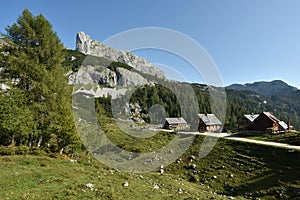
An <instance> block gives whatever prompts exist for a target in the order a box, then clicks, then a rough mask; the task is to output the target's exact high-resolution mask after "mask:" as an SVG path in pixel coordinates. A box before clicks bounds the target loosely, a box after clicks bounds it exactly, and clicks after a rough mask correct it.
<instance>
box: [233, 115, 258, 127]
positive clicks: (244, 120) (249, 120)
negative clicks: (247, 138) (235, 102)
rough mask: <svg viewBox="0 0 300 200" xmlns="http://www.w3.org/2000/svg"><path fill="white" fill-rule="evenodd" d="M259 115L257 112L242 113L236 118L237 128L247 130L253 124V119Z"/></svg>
mask: <svg viewBox="0 0 300 200" xmlns="http://www.w3.org/2000/svg"><path fill="white" fill-rule="evenodd" d="M258 116H259V114H251V115H243V117H241V118H240V119H239V120H238V130H239V131H242V130H249V129H250V127H251V126H252V125H253V122H254V120H255V119H256V118H257V117H258Z"/></svg>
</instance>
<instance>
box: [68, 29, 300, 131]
mask: <svg viewBox="0 0 300 200" xmlns="http://www.w3.org/2000/svg"><path fill="white" fill-rule="evenodd" d="M76 47H77V48H76V50H67V57H66V61H67V62H66V63H65V65H66V66H71V67H72V69H73V72H71V74H70V84H75V85H76V84H79V85H80V84H83V85H86V84H88V83H94V87H93V88H89V86H88V87H85V91H84V92H85V94H88V95H92V96H94V97H96V98H98V102H99V103H100V104H103V106H102V108H103V110H105V112H107V115H108V116H111V112H112V111H111V109H110V107H111V105H110V104H111V103H112V102H114V106H117V107H119V106H120V108H118V109H119V111H120V112H119V114H118V116H119V115H120V116H119V117H120V118H122V117H123V116H125V117H128V119H133V120H134V121H137V122H149V121H150V115H149V112H151V109H152V108H153V107H152V106H153V105H156V104H158V105H161V106H162V107H163V108H164V109H165V111H166V113H165V114H166V117H179V116H181V117H184V118H185V119H186V120H187V121H191V120H193V112H195V111H197V110H198V109H199V110H198V111H197V112H199V113H211V112H212V111H211V105H210V94H209V90H208V86H207V85H203V84H189V83H180V82H176V81H169V80H167V79H166V78H165V75H164V73H163V72H162V71H161V70H159V69H158V68H156V67H155V66H154V65H152V64H151V63H150V62H148V61H147V60H145V59H143V58H140V57H138V56H136V55H134V54H132V53H130V52H127V51H124V50H118V49H114V48H112V47H108V46H105V45H104V44H102V43H101V42H98V41H96V40H91V39H90V36H89V35H87V34H85V33H83V32H79V33H78V34H77V36H76ZM80 66H85V67H80ZM95 85H96V86H95ZM174 85H175V87H174ZM209 87H210V88H211V87H212V86H209ZM190 89H192V90H193V91H194V92H195V95H196V98H197V100H198V105H197V106H198V108H197V107H195V105H194V104H193V106H194V107H193V106H192V99H191V93H190V92H191V91H190ZM225 89H226V96H227V111H226V120H225V124H224V126H225V128H226V129H230V130H233V131H234V130H236V128H237V127H236V123H237V121H238V119H239V118H240V117H241V116H243V114H248V113H261V112H263V111H269V112H272V113H273V114H274V115H275V116H277V117H278V118H280V119H281V120H283V121H287V120H291V121H292V125H294V127H295V128H296V129H298V128H300V101H299V99H300V90H298V89H297V88H295V87H292V86H290V85H288V84H287V83H285V82H283V81H280V80H275V81H272V82H265V81H261V82H255V83H247V84H244V85H242V84H233V85H230V86H228V87H226V88H225ZM78 91H79V92H83V91H82V88H78ZM174 92H175V94H176V95H174ZM128 95H130V97H127V96H128ZM122 99H123V100H126V99H127V100H126V101H127V103H125V104H124V103H122V101H123V100H122ZM111 100H112V101H111ZM178 100H180V101H181V102H184V103H185V104H186V105H189V106H185V107H184V108H185V110H182V107H180V103H179V102H178ZM197 100H196V101H197Z"/></svg>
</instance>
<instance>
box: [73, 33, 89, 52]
mask: <svg viewBox="0 0 300 200" xmlns="http://www.w3.org/2000/svg"><path fill="white" fill-rule="evenodd" d="M90 42H91V39H90V36H89V35H87V34H85V33H84V32H79V33H77V35H76V49H77V50H78V51H80V52H83V53H85V54H90Z"/></svg>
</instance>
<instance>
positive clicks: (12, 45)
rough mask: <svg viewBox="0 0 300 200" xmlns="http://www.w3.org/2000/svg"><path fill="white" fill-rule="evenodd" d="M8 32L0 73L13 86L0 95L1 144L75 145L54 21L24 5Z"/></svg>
mask: <svg viewBox="0 0 300 200" xmlns="http://www.w3.org/2000/svg"><path fill="white" fill-rule="evenodd" d="M6 32H7V33H6V34H4V40H5V41H6V43H7V45H3V46H2V48H1V49H0V51H1V52H2V53H1V56H0V68H1V74H0V76H1V81H2V82H3V83H5V84H7V85H8V86H9V87H10V89H8V90H7V91H3V92H1V94H0V101H1V107H0V109H1V111H0V118H1V122H0V123H1V124H0V130H1V135H0V137H1V140H0V141H1V144H2V145H8V144H10V145H28V146H38V147H44V148H47V149H49V150H50V151H54V152H57V151H63V150H64V149H65V148H67V147H71V146H74V145H75V146H76V144H77V143H78V142H79V140H78V136H77V133H76V131H75V127H74V124H73V118H72V110H71V98H70V97H71V87H70V86H69V85H68V83H67V78H66V77H65V74H66V69H65V68H64V67H63V66H62V62H63V60H64V54H63V49H64V47H63V45H62V43H61V41H60V39H59V38H58V36H57V34H56V33H55V32H54V31H53V30H52V26H51V24H50V22H49V21H47V20H46V19H45V18H44V17H43V16H42V15H38V16H33V15H32V14H31V13H30V12H29V11H28V10H24V11H23V13H22V15H21V16H20V17H19V18H18V20H17V22H16V23H14V24H13V25H11V26H8V27H7V28H6Z"/></svg>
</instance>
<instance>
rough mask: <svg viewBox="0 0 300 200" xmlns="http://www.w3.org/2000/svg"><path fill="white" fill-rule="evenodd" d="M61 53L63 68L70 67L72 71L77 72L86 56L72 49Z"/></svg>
mask: <svg viewBox="0 0 300 200" xmlns="http://www.w3.org/2000/svg"><path fill="white" fill-rule="evenodd" d="M62 52H63V54H64V61H63V62H62V65H63V66H65V67H70V68H71V69H72V71H74V72H77V71H78V69H79V68H80V66H81V65H82V63H83V62H84V59H85V58H86V55H84V54H83V53H81V52H79V51H77V50H72V49H63V51H62ZM73 59H75V60H73Z"/></svg>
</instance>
